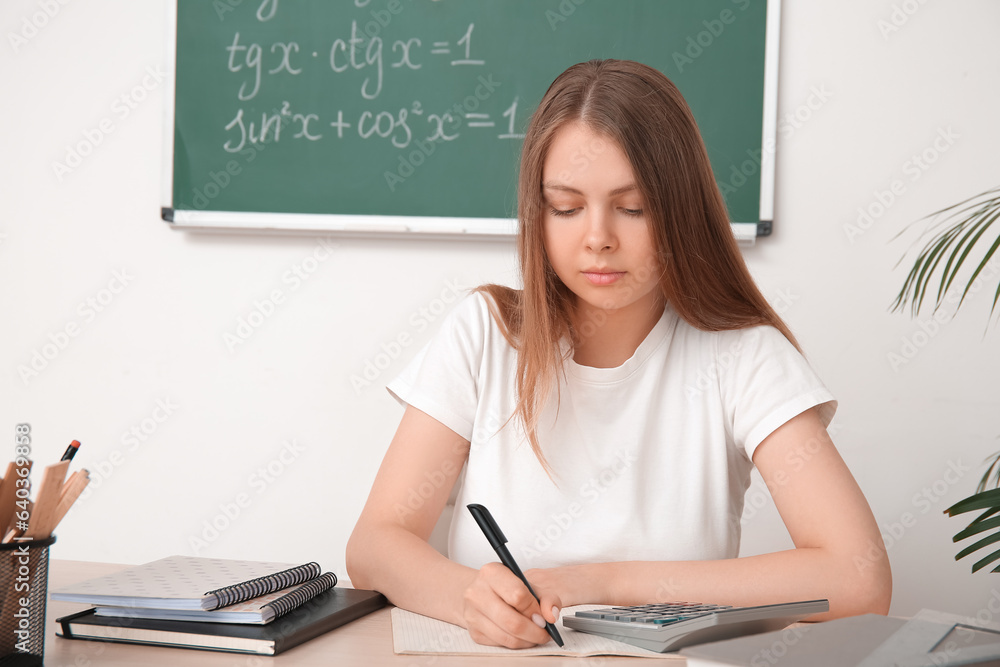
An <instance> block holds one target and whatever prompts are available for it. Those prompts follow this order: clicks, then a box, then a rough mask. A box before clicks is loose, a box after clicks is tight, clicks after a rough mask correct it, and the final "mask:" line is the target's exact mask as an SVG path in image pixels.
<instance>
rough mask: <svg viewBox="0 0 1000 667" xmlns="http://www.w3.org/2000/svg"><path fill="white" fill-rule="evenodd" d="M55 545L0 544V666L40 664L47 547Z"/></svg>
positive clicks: (39, 542) (49, 542) (50, 540)
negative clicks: (0, 604) (0, 599)
mask: <svg viewBox="0 0 1000 667" xmlns="http://www.w3.org/2000/svg"><path fill="white" fill-rule="evenodd" d="M55 541H56V538H55V537H47V538H45V539H41V540H25V541H23V542H17V541H15V542H11V543H7V544H0V595H2V596H3V601H2V608H0V666H3V667H15V666H16V667H20V666H22V665H25V666H27V665H41V664H42V656H43V654H44V652H45V603H46V599H47V597H48V582H49V547H50V546H51V545H52V543H53V542H55Z"/></svg>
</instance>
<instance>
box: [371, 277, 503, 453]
mask: <svg viewBox="0 0 1000 667" xmlns="http://www.w3.org/2000/svg"><path fill="white" fill-rule="evenodd" d="M490 317H491V315H490V313H489V308H488V306H487V305H486V302H485V301H484V298H483V296H482V295H480V294H478V293H474V294H471V295H469V296H466V297H465V298H463V299H462V301H461V302H459V303H458V304H457V305H456V306H455V307H454V308H453V309H452V311H451V312H450V313H448V315H447V316H446V317H445V319H444V320H443V321H442V323H441V328H440V330H439V331H438V332H437V333H436V334H435V335H434V337H433V338H432V339H431V341H430V342H429V343H428V344H427V345H425V346H424V348H423V349H421V350H420V351H419V352H418V353H417V355H416V357H414V358H413V360H412V361H411V362H410V363H409V365H407V367H406V368H405V369H403V372H402V373H400V374H399V376H397V377H396V378H395V379H393V380H392V381H391V382H389V384H388V385H387V386H386V389H388V391H389V393H390V394H392V396H393V397H394V398H395V399H396V400H397V401H399V402H400V403H401V404H403V405H411V406H413V407H414V408H416V409H418V410H420V411H421V412H424V413H426V414H428V415H430V416H431V417H433V418H434V419H436V420H438V421H439V422H441V423H442V424H444V425H445V426H447V427H448V428H450V429H451V430H452V431H454V432H455V433H457V434H458V435H460V436H461V437H463V438H465V439H466V440H471V439H472V432H473V424H474V422H475V415H476V410H477V406H478V403H479V372H480V368H481V367H482V360H483V349H484V345H485V339H486V328H487V326H488V324H489V319H488V318H490Z"/></svg>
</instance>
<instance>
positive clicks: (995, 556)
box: [972, 549, 1000, 572]
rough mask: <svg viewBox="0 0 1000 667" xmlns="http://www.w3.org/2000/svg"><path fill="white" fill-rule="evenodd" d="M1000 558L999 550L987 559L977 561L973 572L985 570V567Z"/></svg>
mask: <svg viewBox="0 0 1000 667" xmlns="http://www.w3.org/2000/svg"><path fill="white" fill-rule="evenodd" d="M998 558H1000V549H997V550H996V551H994V552H993V553H991V554H990V555H989V556H987V557H986V558H984V559H982V560H978V561H976V562H975V564H974V565H973V566H972V571H973V572H978V571H979V570H981V569H983V568H984V567H986V566H987V565H989V564H990V563H992V562H993V561H995V560H997V559H998Z"/></svg>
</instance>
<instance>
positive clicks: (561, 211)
mask: <svg viewBox="0 0 1000 667" xmlns="http://www.w3.org/2000/svg"><path fill="white" fill-rule="evenodd" d="M578 210H579V209H577V208H557V207H555V206H550V207H549V213H551V214H552V215H554V216H561V215H562V216H566V215H573V214H574V213H576V212H577V211H578Z"/></svg>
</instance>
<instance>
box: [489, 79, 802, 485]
mask: <svg viewBox="0 0 1000 667" xmlns="http://www.w3.org/2000/svg"><path fill="white" fill-rule="evenodd" d="M571 122H582V123H584V124H586V125H587V126H588V127H589V128H590V129H591V130H593V131H594V132H595V133H597V134H598V135H602V136H604V137H607V138H609V139H610V140H612V141H614V142H615V143H616V144H617V145H618V146H619V147H620V148H621V150H622V151H623V152H624V154H625V156H626V158H627V159H628V161H629V163H630V165H631V167H632V173H633V175H634V176H635V179H636V185H637V186H638V188H639V190H640V192H641V193H642V196H643V200H644V206H645V210H646V219H647V220H648V221H649V224H650V228H651V236H652V238H653V242H654V243H655V244H656V250H657V254H658V256H659V258H660V262H661V264H662V266H660V267H659V272H660V288H661V290H662V291H663V296H664V298H665V300H667V301H669V303H670V305H671V306H672V307H673V309H674V310H675V311H677V313H678V315H679V316H680V317H682V318H684V320H685V321H686V322H688V323H689V324H690V325H691V326H693V327H696V328H698V329H701V330H703V331H724V330H730V329H743V328H747V327H752V326H758V325H762V324H768V325H771V326H773V327H775V328H776V329H778V330H779V331H780V332H781V333H782V334H784V335H785V337H786V338H788V340H789V341H791V343H792V344H793V345H795V347H796V348H798V343H797V342H796V340H795V337H794V336H793V335H792V333H791V331H789V329H788V327H787V325H785V323H784V322H783V321H782V320H781V318H780V317H779V316H778V314H777V313H776V312H775V311H774V309H773V308H772V307H771V305H770V304H769V303H768V302H767V300H766V299H765V298H764V296H763V295H762V294H761V293H760V290H759V289H758V288H757V285H756V284H755V283H754V281H753V278H752V277H751V276H750V272H749V270H748V269H747V267H746V264H745V263H744V261H743V256H742V255H741V254H740V251H739V247H738V246H737V244H736V240H735V238H734V237H733V233H732V231H731V228H730V226H729V215H728V212H727V211H726V205H725V202H724V201H723V199H722V195H721V193H720V192H719V188H718V186H717V185H716V183H715V177H714V175H713V174H712V167H711V164H710V163H709V160H708V154H707V152H706V150H705V144H704V142H703V141H702V139H701V134H700V133H699V132H698V126H697V124H696V123H695V120H694V116H693V115H692V113H691V110H690V108H689V107H688V105H687V102H685V101H684V98H683V97H682V96H681V94H680V91H678V90H677V87H676V86H675V85H674V84H673V82H671V81H670V79H668V78H667V77H666V76H664V75H663V74H661V73H660V72H658V71H657V70H655V69H653V68H652V67H649V66H647V65H642V64H640V63H636V62H632V61H628V60H592V61H590V62H585V63H580V64H577V65H573V66H572V67H570V68H569V69H568V70H566V71H565V72H563V73H562V74H561V75H559V77H558V78H556V80H555V81H554V82H553V83H552V85H551V86H550V87H549V89H548V91H547V92H546V93H545V96H544V97H543V98H542V101H541V103H540V104H539V105H538V109H537V110H536V111H535V113H534V114H533V116H532V118H531V122H530V123H529V125H528V129H527V132H526V134H525V139H524V147H523V149H522V152H521V166H520V176H519V179H518V203H517V209H518V211H517V213H518V220H519V223H520V228H519V231H518V239H517V246H518V256H519V258H520V264H521V275H522V280H523V289H522V290H514V289H511V288H509V287H504V286H502V285H483V286H481V287H479V288H478V291H482V292H484V293H486V294H488V295H489V296H490V297H491V299H488V300H487V301H488V302H489V303H490V309H491V311H492V312H493V315H494V317H495V318H496V320H497V321H498V322H499V323H500V325H501V329H502V331H503V333H504V336H505V337H506V338H507V340H508V341H509V342H510V344H511V345H512V346H513V347H515V348H516V349H517V351H518V356H517V374H516V378H515V382H516V389H517V408H516V416H517V417H518V418H519V419H520V421H521V422H522V424H523V426H524V428H525V432H526V433H527V436H528V440H529V442H530V443H531V448H532V450H533V451H534V452H535V455H536V456H537V457H538V460H539V461H540V462H541V463H542V465H543V466H544V467H545V469H546V470H547V471H549V472H550V473H551V471H550V470H549V467H548V464H547V462H546V460H545V457H544V455H543V454H542V450H541V447H540V445H539V443H538V438H537V434H536V431H537V426H538V417H539V414H540V413H541V410H542V408H543V406H544V403H545V401H546V400H547V398H548V395H549V393H550V391H551V389H552V386H553V385H555V386H557V387H558V383H557V382H556V381H555V380H556V378H557V376H558V374H559V373H561V372H562V363H563V358H562V356H561V355H560V340H561V339H562V338H563V337H565V336H567V335H568V336H570V338H571V339H572V337H573V335H574V334H575V332H573V330H572V325H571V322H570V315H569V313H570V311H571V309H572V306H573V303H574V298H575V297H574V295H573V294H572V293H571V292H570V291H569V290H568V289H567V288H566V286H565V285H563V284H562V282H561V281H560V280H559V278H558V277H557V276H556V274H555V272H554V271H553V269H552V266H551V264H550V263H549V260H548V257H547V255H546V252H545V245H544V221H545V201H544V197H543V195H542V172H543V167H544V164H545V158H546V155H547V154H548V151H549V148H550V146H551V145H552V141H553V137H554V135H555V134H556V132H557V131H558V130H559V129H560V128H561V127H563V126H564V125H566V124H567V123H571Z"/></svg>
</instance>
